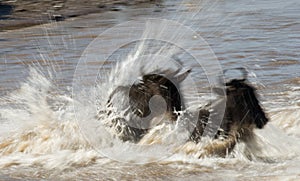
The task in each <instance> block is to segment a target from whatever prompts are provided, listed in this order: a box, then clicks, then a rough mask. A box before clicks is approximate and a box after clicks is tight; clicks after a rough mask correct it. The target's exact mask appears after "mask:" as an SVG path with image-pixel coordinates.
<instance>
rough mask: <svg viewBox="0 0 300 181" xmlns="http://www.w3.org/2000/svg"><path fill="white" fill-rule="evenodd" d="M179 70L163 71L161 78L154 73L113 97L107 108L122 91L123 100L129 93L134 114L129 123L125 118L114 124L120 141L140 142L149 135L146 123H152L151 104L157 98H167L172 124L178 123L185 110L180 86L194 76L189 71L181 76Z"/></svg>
mask: <svg viewBox="0 0 300 181" xmlns="http://www.w3.org/2000/svg"><path fill="white" fill-rule="evenodd" d="M180 70H181V69H179V70H178V71H175V72H172V71H169V70H167V71H163V72H162V74H161V75H160V74H154V73H153V74H146V75H144V76H142V79H141V80H139V81H138V82H137V83H135V84H133V85H132V86H131V87H124V86H120V87H118V88H117V89H115V91H113V92H112V93H111V95H110V97H109V100H108V102H107V106H108V107H109V106H111V104H112V103H111V100H112V98H113V96H114V94H115V93H116V92H119V91H123V92H124V96H127V95H128V94H127V95H126V93H129V104H130V109H129V110H128V112H130V113H133V116H132V117H131V119H130V120H129V121H130V122H129V121H126V120H125V119H124V118H115V119H114V120H113V121H112V126H113V127H114V128H115V130H116V132H117V133H119V138H120V139H122V140H123V141H132V142H138V141H139V140H140V139H141V138H142V137H143V136H144V135H145V134H146V133H147V132H148V129H149V123H148V122H147V121H151V116H150V114H151V110H150V107H149V101H150V99H151V98H152V97H153V96H155V95H159V96H161V97H163V98H164V100H165V102H166V105H167V109H166V115H167V116H168V117H169V118H170V119H171V120H172V121H176V119H177V117H178V115H177V114H176V113H175V112H178V111H181V110H182V109H183V108H184V105H183V102H182V101H181V95H180V91H179V90H178V88H179V84H180V82H181V81H183V80H184V79H185V78H186V77H187V76H188V74H189V73H190V72H191V71H190V70H188V71H186V72H184V73H182V74H179V75H178V73H179V71H180ZM171 72H172V73H171ZM101 113H106V114H111V112H106V111H104V112H101ZM142 118H147V119H142ZM140 121H143V122H140ZM145 121H146V122H145Z"/></svg>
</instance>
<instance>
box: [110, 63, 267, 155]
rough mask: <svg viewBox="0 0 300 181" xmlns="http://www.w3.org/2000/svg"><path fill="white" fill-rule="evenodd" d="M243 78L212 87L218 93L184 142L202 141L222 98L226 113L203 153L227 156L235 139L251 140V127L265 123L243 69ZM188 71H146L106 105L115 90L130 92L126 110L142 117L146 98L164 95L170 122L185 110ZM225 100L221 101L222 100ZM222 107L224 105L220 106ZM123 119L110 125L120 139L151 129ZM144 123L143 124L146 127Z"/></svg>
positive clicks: (131, 138) (137, 137)
mask: <svg viewBox="0 0 300 181" xmlns="http://www.w3.org/2000/svg"><path fill="white" fill-rule="evenodd" d="M241 70H242V71H243V72H244V78H243V79H233V80H230V81H228V82H226V83H225V84H224V86H225V89H221V88H217V87H216V88H214V89H213V90H214V92H215V93H216V94H217V95H219V96H218V100H216V101H215V102H212V103H211V104H209V105H208V106H206V107H201V108H199V116H198V120H197V121H195V122H196V125H194V129H193V130H192V132H191V135H190V137H189V138H188V140H187V141H193V142H195V143H198V142H200V141H201V138H202V136H203V133H204V130H205V129H208V127H210V126H211V124H214V120H210V117H211V115H212V114H219V113H220V112H222V111H220V104H221V103H222V101H225V105H226V106H225V113H224V116H223V118H222V120H221V123H220V125H217V126H218V128H217V129H218V131H217V132H216V134H215V135H214V137H213V141H212V142H211V144H208V145H207V146H205V147H204V148H203V154H202V155H201V156H200V157H203V156H210V155H217V156H222V157H224V156H226V155H227V154H228V153H230V152H231V151H232V150H233V148H234V146H235V145H236V143H237V142H238V141H244V142H246V143H247V142H248V141H250V140H251V139H253V129H254V128H259V129H261V128H263V127H264V125H265V124H266V123H267V122H268V118H267V117H266V115H265V113H264V110H263V109H262V107H261V106H260V103H259V101H258V99H257V95H256V89H255V88H254V87H253V86H251V85H250V83H248V82H247V76H246V71H245V70H244V69H241ZM190 72H191V70H188V71H186V72H184V73H182V74H180V75H178V73H179V70H178V71H176V72H174V73H170V72H168V73H166V72H164V75H165V76H164V75H160V74H146V75H144V76H142V79H141V80H140V81H139V82H137V83H136V84H134V85H132V86H131V87H119V88H117V89H116V91H114V92H112V94H111V96H110V98H109V100H108V102H107V104H108V105H110V104H111V99H112V97H113V95H114V94H115V92H117V91H120V90H123V91H124V90H125V91H126V92H127V93H129V102H130V109H128V112H130V113H133V115H135V116H137V117H138V118H144V117H147V116H149V115H150V114H151V111H150V108H149V101H150V99H151V97H153V96H155V95H159V96H161V97H163V98H164V99H165V101H166V104H167V109H166V110H167V111H166V112H167V114H168V115H169V118H170V119H171V120H172V121H176V119H177V116H178V115H177V114H176V113H175V112H178V111H181V110H183V109H184V103H183V101H182V98H181V95H180V90H179V87H180V83H181V82H182V81H183V80H184V79H185V78H186V77H187V75H188V74H189V73H190ZM223 103H224V102H223ZM221 108H223V109H224V107H222V106H221ZM136 120H137V119H134V118H133V119H132V120H131V121H133V123H132V122H131V123H130V122H128V121H126V120H125V119H124V118H115V119H114V120H113V124H112V125H113V126H114V127H115V128H116V130H117V132H118V133H119V138H120V139H122V140H123V141H133V142H138V141H139V140H140V139H141V138H142V137H143V136H144V135H145V134H146V133H147V132H148V131H149V129H150V127H148V126H149V124H148V123H146V124H145V123H141V122H135V121H136ZM142 120H143V119H142ZM145 125H146V126H145Z"/></svg>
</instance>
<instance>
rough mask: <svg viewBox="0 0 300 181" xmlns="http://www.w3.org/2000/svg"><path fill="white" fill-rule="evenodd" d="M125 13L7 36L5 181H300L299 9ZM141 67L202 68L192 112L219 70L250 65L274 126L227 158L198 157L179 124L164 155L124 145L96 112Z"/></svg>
mask: <svg viewBox="0 0 300 181" xmlns="http://www.w3.org/2000/svg"><path fill="white" fill-rule="evenodd" d="M120 8H121V11H108V12H104V13H99V14H90V15H86V16H80V17H76V18H73V19H72V18H71V19H67V20H66V21H62V22H52V23H49V24H44V25H39V26H33V27H28V28H24V29H18V30H9V31H6V32H0V100H1V101H0V105H1V107H0V125H1V126H0V168H1V169H0V180H299V179H300V171H299V170H300V162H299V161H300V142H299V139H300V131H299V128H300V109H299V108H300V86H299V85H300V58H299V57H300V53H299V49H300V32H299V30H300V11H299V8H300V1H298V0H286V1H279V0H265V1H258V0H251V1H249V0H240V1H237V0H220V1H211V0H202V1H194V0H184V1H179V0H178V1H177V0H175V1H171V0H170V1H169V0H166V1H162V2H160V3H158V4H156V5H153V4H152V5H146V4H145V5H141V6H138V7H136V6H131V7H122V6H120ZM176 59H179V60H180V61H181V62H182V63H181V64H178V63H176ZM141 64H144V65H147V68H148V69H155V67H156V68H157V67H164V68H168V67H169V66H170V67H172V66H183V67H184V68H190V67H192V75H191V78H190V79H191V81H192V82H186V83H183V84H185V85H184V89H183V92H184V93H183V94H184V95H185V96H186V97H185V98H186V100H187V102H189V103H190V104H191V105H193V104H195V103H194V102H197V101H198V103H199V104H202V103H203V102H204V101H206V100H207V99H209V98H207V97H209V96H210V94H209V89H208V88H209V86H212V85H214V84H215V83H216V78H217V75H218V72H220V71H221V70H225V69H230V68H236V67H244V68H246V69H247V71H248V73H249V74H248V76H249V81H250V82H251V83H252V84H253V85H254V86H255V87H256V88H257V89H258V94H259V96H260V100H261V103H262V106H263V107H264V109H265V111H266V112H267V114H268V117H269V118H270V122H269V123H268V124H267V125H266V127H265V128H264V129H262V130H255V135H256V137H257V142H256V143H253V145H252V146H251V148H246V146H245V145H244V144H243V143H240V144H238V145H237V146H236V148H235V149H234V151H233V153H231V154H229V155H228V156H227V157H226V158H218V157H209V158H202V159H198V156H199V153H200V152H201V146H202V145H201V144H198V145H195V144H193V143H184V142H180V141H178V140H180V139H181V138H180V136H184V133H181V132H180V130H179V131H178V130H177V127H176V125H168V124H163V125H160V126H157V127H155V129H154V131H153V132H151V133H149V135H147V136H146V137H145V138H144V139H143V142H144V143H145V144H146V143H150V142H151V143H154V144H153V146H151V145H150V146H149V145H143V144H139V145H134V144H131V143H127V142H125V143H124V142H121V141H119V140H118V139H115V138H114V136H113V133H111V132H110V131H109V130H107V129H105V128H104V127H103V124H101V123H99V120H98V119H95V115H96V114H97V113H96V110H97V109H99V108H100V109H105V107H104V103H105V102H106V99H107V97H108V92H111V91H112V90H113V89H114V88H115V87H116V86H117V85H122V84H125V85H126V84H130V83H131V81H133V80H136V79H138V77H139V76H140V75H139V70H140V66H141ZM232 76H237V75H236V74H235V73H233V75H232ZM199 85H201V86H199ZM194 89H197V90H198V92H199V91H200V92H201V96H200V97H201V98H200V99H198V98H196V97H197V95H192V93H193V90H194ZM198 97H199V95H198ZM105 98H106V99H105ZM195 99H197V100H195ZM122 101H123V100H122V99H120V100H119V102H118V103H119V104H120V105H122ZM193 101H194V102H193ZM201 101H202V102H201ZM121 107H122V106H121ZM102 121H103V122H105V121H106V120H102ZM174 130H175V131H174ZM176 131H178V132H176ZM174 132H176V133H178V134H173V133H174Z"/></svg>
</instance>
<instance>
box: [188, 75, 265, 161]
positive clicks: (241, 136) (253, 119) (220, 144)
mask: <svg viewBox="0 0 300 181" xmlns="http://www.w3.org/2000/svg"><path fill="white" fill-rule="evenodd" d="M241 70H242V71H243V72H244V78H243V79H233V80H230V81H229V82H226V83H225V92H224V90H223V89H220V88H214V92H215V93H217V94H218V95H219V98H218V99H223V101H225V102H226V104H225V105H226V107H225V113H224V116H223V119H222V122H221V125H220V127H219V129H218V132H217V134H216V135H215V137H214V140H213V141H212V143H211V144H209V145H207V146H205V147H204V149H203V154H202V155H201V156H200V157H203V156H209V155H218V156H222V157H224V156H226V155H227V154H228V153H230V152H231V151H232V150H233V148H234V146H235V145H236V143H237V142H238V141H244V142H246V143H247V142H250V140H251V139H253V138H254V134H253V129H254V128H259V129H262V128H263V127H264V125H266V124H267V122H268V118H267V116H266V114H265V112H264V110H263V109H262V107H261V106H260V103H259V101H258V99H257V95H256V89H255V88H254V87H253V86H251V85H250V83H248V82H247V77H246V71H245V70H244V69H241ZM221 101H222V100H221ZM218 104H220V103H217V104H215V105H214V104H213V103H212V104H211V105H209V106H207V108H202V109H201V110H200V112H199V120H198V122H197V125H196V128H195V130H194V131H193V132H192V134H191V137H190V140H192V141H194V142H196V143H198V142H199V141H200V140H201V135H202V134H203V130H204V129H205V128H206V126H207V125H208V120H209V116H210V114H212V113H218V111H219V110H218ZM209 110H211V111H209ZM212 122H213V120H212Z"/></svg>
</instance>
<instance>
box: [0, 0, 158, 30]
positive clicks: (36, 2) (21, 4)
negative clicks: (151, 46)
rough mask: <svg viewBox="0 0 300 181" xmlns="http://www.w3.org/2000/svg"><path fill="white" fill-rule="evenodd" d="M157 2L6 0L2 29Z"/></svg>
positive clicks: (2, 7) (0, 21)
mask: <svg viewBox="0 0 300 181" xmlns="http://www.w3.org/2000/svg"><path fill="white" fill-rule="evenodd" d="M157 2H159V0H82V1H77V0H26V1H22V0H2V1H0V31H5V30H10V29H18V28H23V27H28V26H33V25H38V24H43V23H48V22H51V21H63V20H65V19H67V18H71V17H77V16H81V15H86V14H90V13H100V12H104V11H120V10H121V9H122V7H124V6H137V5H140V4H144V3H151V4H153V5H155V4H156V3H157Z"/></svg>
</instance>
